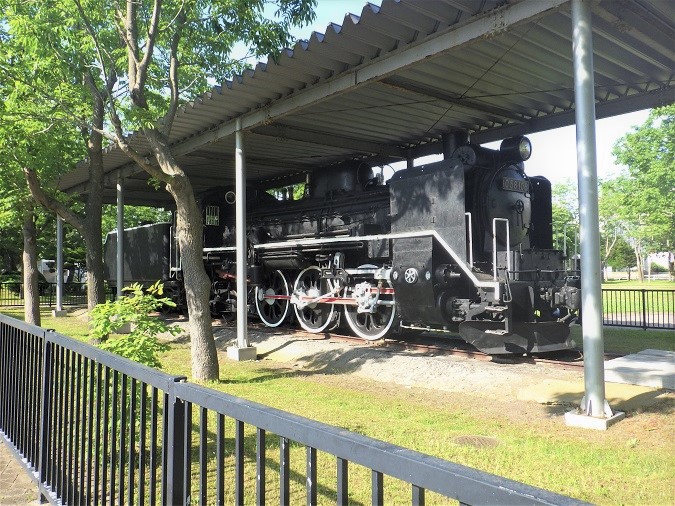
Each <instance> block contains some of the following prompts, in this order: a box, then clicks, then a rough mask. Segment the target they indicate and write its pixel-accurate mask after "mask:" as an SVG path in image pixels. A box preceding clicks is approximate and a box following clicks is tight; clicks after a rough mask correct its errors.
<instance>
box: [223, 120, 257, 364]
mask: <svg viewBox="0 0 675 506" xmlns="http://www.w3.org/2000/svg"><path fill="white" fill-rule="evenodd" d="M235 173H236V174H235V192H236V197H235V198H236V202H235V212H236V220H235V236H236V244H237V257H236V264H237V345H236V346H230V347H229V348H227V356H228V357H229V358H230V359H232V360H238V361H243V360H255V359H256V356H257V352H256V349H255V347H254V346H250V345H249V342H248V321H247V316H248V296H247V294H248V286H247V282H246V276H247V273H248V263H247V261H246V153H245V150H244V132H243V131H242V126H241V118H237V120H236V126H235Z"/></svg>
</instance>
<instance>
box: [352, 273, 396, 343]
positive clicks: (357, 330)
mask: <svg viewBox="0 0 675 506" xmlns="http://www.w3.org/2000/svg"><path fill="white" fill-rule="evenodd" d="M388 285H389V284H388ZM389 286H391V285H389ZM392 302H394V296H393V295H392ZM344 315H345V318H346V319H347V324H348V325H349V328H350V329H352V331H353V332H354V334H356V335H357V336H359V337H360V338H362V339H365V340H366V341H377V340H378V339H382V338H383V337H384V336H385V335H387V333H388V332H389V330H390V329H391V326H392V325H393V324H394V319H395V318H396V306H391V316H390V317H389V321H388V322H387V323H386V325H384V326H383V327H382V328H381V330H380V331H379V332H378V333H376V334H367V333H365V332H363V331H362V330H361V324H360V323H359V322H358V321H357V318H358V317H359V314H358V313H355V312H351V311H348V310H347V306H345V311H344Z"/></svg>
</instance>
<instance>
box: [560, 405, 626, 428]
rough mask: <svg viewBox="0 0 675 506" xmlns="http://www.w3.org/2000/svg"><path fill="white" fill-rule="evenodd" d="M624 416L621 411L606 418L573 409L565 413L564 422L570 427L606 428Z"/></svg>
mask: <svg viewBox="0 0 675 506" xmlns="http://www.w3.org/2000/svg"><path fill="white" fill-rule="evenodd" d="M625 417H626V413H624V412H623V411H616V412H614V414H613V415H612V416H609V417H607V418H596V417H594V416H589V415H585V414H583V413H580V412H579V410H577V409H575V410H573V411H568V412H567V413H565V424H566V425H568V426H570V427H580V428H582V429H594V430H607V429H608V428H609V427H611V426H612V425H614V424H615V423H616V422H618V421H619V420H623V419H624V418H625Z"/></svg>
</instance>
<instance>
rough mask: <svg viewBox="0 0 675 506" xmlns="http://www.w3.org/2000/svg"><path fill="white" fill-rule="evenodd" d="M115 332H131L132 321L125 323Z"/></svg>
mask: <svg viewBox="0 0 675 506" xmlns="http://www.w3.org/2000/svg"><path fill="white" fill-rule="evenodd" d="M115 334H131V323H125V324H124V325H122V326H121V327H120V328H118V329H117V330H116V331H115Z"/></svg>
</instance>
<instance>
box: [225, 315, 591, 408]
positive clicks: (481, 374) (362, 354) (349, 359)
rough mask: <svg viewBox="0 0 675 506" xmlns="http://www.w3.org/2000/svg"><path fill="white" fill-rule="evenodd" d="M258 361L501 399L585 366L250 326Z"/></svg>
mask: <svg viewBox="0 0 675 506" xmlns="http://www.w3.org/2000/svg"><path fill="white" fill-rule="evenodd" d="M215 334H216V342H217V343H218V347H219V349H221V350H224V349H225V348H227V347H228V346H232V345H234V344H235V343H236V330H235V328H234V327H233V326H219V327H216V329H215ZM249 341H250V344H251V345H252V346H256V348H257V353H258V359H262V360H271V361H275V362H280V363H286V364H290V365H291V366H292V367H295V368H301V369H303V370H310V371H314V372H323V373H326V374H340V373H349V374H352V375H356V376H359V377H365V378H369V379H373V380H377V381H382V382H386V383H388V384H397V385H401V386H404V387H423V388H431V389H436V390H442V391H446V392H463V393H471V394H476V395H484V396H489V397H495V398H505V397H513V398H515V397H516V395H517V393H518V391H519V390H520V389H522V388H526V387H527V386H530V385H537V384H540V383H541V382H542V381H544V380H546V379H548V380H551V379H556V380H562V381H578V380H581V379H582V378H583V370H582V369H581V368H579V367H572V366H570V367H560V366H555V365H551V364H541V363H536V364H535V363H520V364H512V363H498V362H490V361H486V360H478V359H472V358H467V357H465V356H453V355H448V354H442V353H434V352H421V351H416V350H406V349H402V347H400V346H396V345H395V344H394V345H391V346H390V345H388V344H386V343H385V344H384V345H377V344H375V345H373V344H364V343H363V342H361V341H356V340H354V341H352V340H349V341H347V340H335V339H329V338H328V337H324V336H323V335H321V336H317V335H311V334H307V333H305V332H296V331H292V330H289V329H279V330H276V331H275V330H270V329H266V328H253V329H250V330H249Z"/></svg>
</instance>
